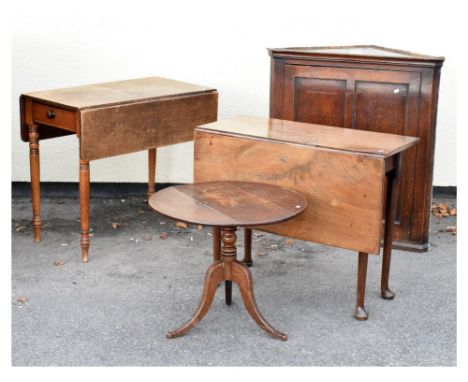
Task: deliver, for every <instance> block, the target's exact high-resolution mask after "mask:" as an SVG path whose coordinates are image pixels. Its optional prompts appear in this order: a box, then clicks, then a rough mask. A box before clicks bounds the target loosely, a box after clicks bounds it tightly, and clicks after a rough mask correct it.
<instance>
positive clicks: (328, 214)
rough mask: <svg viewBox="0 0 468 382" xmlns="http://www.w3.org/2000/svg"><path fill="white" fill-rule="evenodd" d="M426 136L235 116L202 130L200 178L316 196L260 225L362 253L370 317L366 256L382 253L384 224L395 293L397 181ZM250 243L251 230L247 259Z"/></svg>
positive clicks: (360, 314)
mask: <svg viewBox="0 0 468 382" xmlns="http://www.w3.org/2000/svg"><path fill="white" fill-rule="evenodd" d="M418 141H419V138H413V137H406V136H400V135H393V134H386V133H378V132H370V131H360V130H354V129H346V128H336V127H332V126H323V125H314V124H306V123H299V122H293V121H286V120H277V119H271V118H270V119H268V118H259V117H247V116H242V117H235V118H231V119H227V120H222V121H219V122H216V123H212V124H208V125H204V126H200V127H198V128H197V129H196V130H195V181H196V182H206V181H213V180H222V181H233V180H235V181H245V180H249V181H252V180H253V181H257V182H262V183H267V184H273V185H276V186H281V187H287V188H290V189H294V190H296V191H298V192H300V193H301V194H302V195H303V196H304V197H305V198H306V199H307V203H308V207H307V209H306V210H305V211H304V213H302V214H300V215H298V216H297V217H295V218H293V219H290V220H288V221H285V222H283V223H281V224H272V225H268V226H256V227H255V229H259V230H263V231H267V232H273V233H276V234H280V235H283V236H289V237H293V238H296V239H301V240H308V241H313V242H318V243H323V244H326V245H333V246H337V247H341V248H346V249H351V250H355V251H357V252H359V253H360V255H359V267H358V269H359V271H358V290H357V294H358V297H357V305H356V310H355V316H356V318H358V319H364V317H367V312H366V311H365V308H364V295H365V280H366V269H367V266H366V267H365V266H364V264H367V261H366V262H364V257H365V259H367V256H368V255H367V254H376V255H378V254H380V241H381V236H382V231H384V232H385V234H384V238H385V240H384V256H383V268H382V296H383V297H384V298H385V297H387V298H391V296H392V292H390V291H389V289H388V274H389V269H390V257H391V248H392V240H393V236H392V232H391V230H392V229H393V224H390V223H389V222H392V223H393V222H394V221H395V215H396V206H397V205H398V195H397V189H398V187H397V186H394V185H395V184H396V182H397V178H398V174H399V168H400V164H401V161H400V160H399V158H400V155H401V153H403V152H406V150H411V149H412V147H413V146H415V145H416V144H417V143H418ZM259 158H261V160H260V159H259ZM226 163H230V164H232V165H231V166H226ZM387 178H388V179H387ZM384 212H385V225H384V229H382V220H383V217H384ZM246 238H249V234H247V235H246ZM250 242H251V237H250V240H248V242H247V240H246V243H245V256H246V257H247V259H248V255H249V253H251V247H250V245H251V244H250ZM364 254H365V255H364Z"/></svg>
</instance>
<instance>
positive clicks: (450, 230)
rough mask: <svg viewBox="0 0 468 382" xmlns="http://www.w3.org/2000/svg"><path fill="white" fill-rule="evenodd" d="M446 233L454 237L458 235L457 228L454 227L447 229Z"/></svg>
mask: <svg viewBox="0 0 468 382" xmlns="http://www.w3.org/2000/svg"><path fill="white" fill-rule="evenodd" d="M445 232H450V233H451V234H452V235H456V234H457V227H455V226H454V225H451V226H448V227H447V228H445Z"/></svg>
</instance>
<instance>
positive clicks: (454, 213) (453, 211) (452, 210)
mask: <svg viewBox="0 0 468 382" xmlns="http://www.w3.org/2000/svg"><path fill="white" fill-rule="evenodd" d="M449 214H450V216H456V215H457V209H456V208H451V209H450V212H449Z"/></svg>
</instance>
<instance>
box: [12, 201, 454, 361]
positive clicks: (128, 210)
mask: <svg viewBox="0 0 468 382" xmlns="http://www.w3.org/2000/svg"><path fill="white" fill-rule="evenodd" d="M435 202H438V203H440V202H446V203H449V204H450V205H455V203H456V200H455V199H446V198H445V199H444V198H436V200H435ZM42 215H43V220H44V229H43V240H42V242H41V243H39V244H35V243H33V240H32V230H31V226H30V224H29V221H30V219H31V207H30V201H29V200H28V199H24V198H18V199H15V200H13V204H12V216H13V222H12V363H13V365H15V366H26V365H31V366H32V365H37V366H39V365H40V366H50V365H60V366H78V365H83V366H106V365H109V366H110V365H115V366H117V365H122V366H124V365H125V366H127V365H132V366H133V365H135V366H136V365H142V366H143V365H147V366H163V365H164V366H176V365H181V366H182V365H187V366H188V365H200V366H202V365H204V366H208V365H210V366H211V365H212V366H215V365H220V366H228V365H230V366H254V365H255V366H339V365H340V366H341V365H343V366H352V365H356V366H370V365H379V366H384V365H393V366H396V365H421V366H436V365H446V366H453V365H456V236H455V235H452V234H450V233H448V232H439V231H440V230H443V229H444V228H446V227H447V226H451V225H456V223H455V217H449V218H440V219H437V218H433V221H432V228H431V242H432V250H431V251H429V252H428V253H409V252H402V251H394V255H393V259H392V271H391V278H390V285H391V288H392V289H393V290H394V291H395V293H396V297H395V299H394V300H393V301H385V300H383V299H381V298H380V297H379V293H378V291H379V274H380V266H381V257H380V256H379V257H377V256H372V257H370V259H369V270H368V278H367V296H366V308H367V311H368V312H369V320H368V321H365V322H357V321H355V320H354V319H353V317H352V313H353V308H354V301H355V291H356V289H355V287H356V268H357V254H356V253H353V252H350V251H346V250H341V249H336V248H331V247H326V246H322V245H317V244H313V243H306V242H301V241H298V240H296V241H295V242H294V243H291V242H289V241H286V239H285V238H283V237H280V236H275V235H270V234H265V235H264V236H260V235H261V233H259V232H257V234H256V235H255V236H254V250H253V253H254V266H253V267H252V268H251V271H252V274H253V278H254V282H255V285H254V288H255V294H256V298H257V303H258V306H259V308H260V310H261V312H262V313H263V315H264V316H265V318H266V319H267V320H268V321H269V322H270V323H271V324H272V325H273V326H274V327H276V328H277V329H278V330H280V331H283V332H285V333H287V334H288V336H289V339H288V341H286V342H281V341H278V340H275V339H272V338H271V337H269V336H268V335H267V334H265V333H264V332H263V331H262V330H261V329H260V328H259V327H258V326H257V325H256V324H255V323H254V322H253V321H252V320H251V318H250V317H249V316H248V314H247V312H246V311H245V309H244V306H243V304H242V301H241V299H240V295H239V292H238V289H237V288H236V287H234V288H233V304H232V306H230V307H227V306H225V305H224V301H223V290H222V289H221V288H219V290H218V293H217V294H216V297H215V301H214V302H213V305H212V307H211V310H210V311H209V312H208V314H207V316H206V317H205V318H204V320H203V321H202V322H200V323H199V324H198V326H197V327H195V329H193V330H192V331H191V332H190V333H189V334H187V335H186V336H184V337H181V338H178V339H172V340H168V339H166V338H165V334H166V332H167V331H168V330H171V329H174V328H176V327H178V326H179V325H181V324H183V323H184V322H185V321H186V320H188V319H189V318H190V317H191V315H192V313H193V312H194V311H195V308H196V307H197V305H198V302H199V299H200V296H201V292H202V283H203V278H204V273H205V270H206V269H207V267H208V265H209V264H210V261H211V259H212V255H211V236H210V229H209V228H206V227H205V228H204V229H201V230H198V229H197V227H196V226H189V229H187V230H185V229H183V228H179V227H176V226H175V225H174V223H173V222H172V221H170V220H169V219H167V218H163V217H161V216H160V215H158V214H156V213H155V212H152V211H150V210H149V209H148V207H147V206H146V204H145V202H144V200H143V199H142V198H135V197H132V198H128V199H94V200H92V208H91V217H92V227H93V228H94V231H93V233H94V236H93V237H92V241H91V256H90V262H89V263H88V264H83V263H81V261H80V247H79V222H78V219H79V209H78V201H77V200H76V199H57V198H54V199H45V200H43V203H42ZM113 223H116V224H114V225H113ZM114 227H115V228H114ZM162 232H166V233H168V238H167V239H166V240H163V239H161V238H160V236H161V233H162ZM239 242H240V243H242V235H241V234H239ZM239 252H240V254H241V253H242V248H239Z"/></svg>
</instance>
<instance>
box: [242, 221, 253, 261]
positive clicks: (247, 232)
mask: <svg viewBox="0 0 468 382" xmlns="http://www.w3.org/2000/svg"><path fill="white" fill-rule="evenodd" d="M242 262H243V263H244V264H245V265H247V266H248V267H251V266H252V265H253V261H252V229H251V228H244V258H243V259H242Z"/></svg>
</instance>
